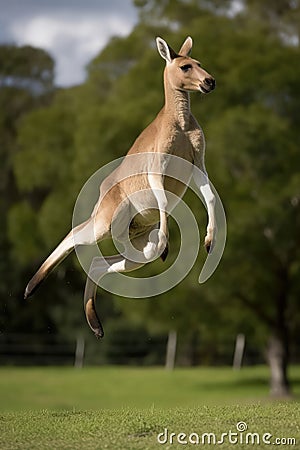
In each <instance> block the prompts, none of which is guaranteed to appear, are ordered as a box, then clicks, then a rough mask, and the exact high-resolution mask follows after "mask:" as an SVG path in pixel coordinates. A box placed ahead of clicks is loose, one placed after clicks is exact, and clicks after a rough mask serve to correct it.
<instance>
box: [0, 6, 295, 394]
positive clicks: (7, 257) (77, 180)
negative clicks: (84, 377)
mask: <svg viewBox="0 0 300 450" xmlns="http://www.w3.org/2000/svg"><path fill="white" fill-rule="evenodd" d="M135 4H136V7H137V8H139V11H140V20H139V23H138V24H137V26H136V27H135V28H134V30H133V31H132V33H131V34H130V35H129V36H128V37H125V38H119V37H115V38H113V39H112V40H111V41H110V42H109V43H108V44H107V46H106V47H105V48H104V49H103V51H102V52H101V53H100V54H99V55H97V56H96V57H95V58H94V59H93V60H92V61H91V62H90V64H89V65H88V67H87V79H86V82H85V83H83V84H82V85H80V86H76V87H72V88H69V89H58V88H56V87H55V86H54V84H53V79H54V77H53V74H54V72H53V70H54V62H53V60H52V59H51V57H50V56H49V55H47V53H45V52H44V51H43V50H41V49H33V48H30V47H23V48H17V47H13V46H2V47H0V62H1V64H0V68H1V69H0V83H1V90H0V102H1V109H0V117H1V119H0V130H1V131H0V142H1V145H0V152H1V161H2V165H1V184H0V189H1V205H0V206H1V213H2V221H1V238H0V246H1V250H2V258H1V260H0V271H1V283H0V295H1V305H2V306H1V315H0V324H1V331H2V333H8V332H24V331H29V330H30V331H31V332H44V333H60V334H63V335H65V336H67V337H69V338H70V339H71V338H72V337H74V334H76V333H77V332H78V329H81V328H84V329H85V320H84V317H83V314H82V307H81V301H82V292H83V289H84V274H83V273H82V271H81V269H80V267H79V264H78V263H77V261H76V258H75V257H74V256H71V257H69V258H68V259H67V260H66V261H65V262H64V263H63V264H62V265H61V266H60V267H59V268H58V269H57V270H56V271H55V272H54V273H53V274H52V275H51V276H50V278H49V280H47V281H46V282H45V283H44V285H43V286H42V287H41V289H40V290H39V291H38V292H37V294H36V296H35V297H34V299H33V300H31V301H30V302H29V303H26V304H24V302H23V300H22V297H23V290H24V287H25V285H26V283H27V281H28V279H29V277H30V276H31V275H32V273H33V272H34V271H35V269H36V268H37V266H38V265H39V264H40V263H41V261H42V260H43V259H44V258H45V256H46V255H47V254H48V253H49V252H50V251H51V250H52V249H53V247H55V246H56V244H57V243H58V242H59V241H60V240H61V238H62V237H63V236H64V235H65V234H66V233H67V232H68V231H69V229H70V227H71V217H72V210H73V206H74V203H75V200H76V197H77V195H78V193H79V191H80V189H81V187H82V185H83V184H84V182H85V181H86V180H87V179H88V177H89V176H90V175H92V174H93V173H94V171H95V170H97V169H98V168H99V167H101V166H103V165H104V164H106V163H108V162H109V161H111V160H113V159H115V158H117V157H120V156H123V155H124V154H125V153H126V152H127V150H128V149H129V147H130V145H131V144H132V142H133V141H134V139H135V137H136V136H137V135H138V134H139V132H140V131H141V130H142V129H143V128H144V127H145V126H146V125H147V124H148V123H149V122H150V121H151V120H152V119H153V117H154V116H155V114H156V113H157V112H158V110H159V109H160V107H161V106H162V104H163V92H162V71H163V64H162V61H161V59H160V58H159V56H158V54H157V51H156V49H155V41H154V39H155V37H156V36H157V35H161V36H162V37H163V38H164V39H166V40H167V41H168V42H169V43H170V45H172V47H174V49H178V48H179V47H180V44H181V43H182V41H183V40H184V38H185V37H186V36H187V35H191V36H192V37H193V39H194V51H193V55H194V56H195V57H196V58H198V59H200V61H201V62H202V64H203V66H204V67H205V68H206V69H207V70H208V71H209V72H210V73H212V74H213V75H214V76H215V78H216V80H217V89H216V91H215V92H214V93H213V94H212V95H211V96H207V97H202V98H201V97H200V96H199V95H193V96H192V110H193V113H194V115H195V116H196V117H197V119H198V120H199V122H200V124H201V126H202V127H203V129H204V132H205V135H206V139H207V157H206V161H207V168H208V173H209V174H210V178H211V181H212V182H213V184H214V186H215V187H216V189H217V190H218V192H219V194H220V196H221V199H222V202H223V204H224V207H225V210H226V215H227V222H228V241H227V245H226V248H225V253H224V256H223V259H222V261H221V264H220V267H219V268H218V270H217V272H216V273H215V274H214V275H213V277H212V278H211V279H209V281H208V282H206V283H205V284H204V285H198V283H197V278H198V273H199V267H201V264H202V263H203V260H204V257H205V255H204V251H203V252H202V254H201V255H200V256H199V261H198V264H197V267H195V268H194V269H193V270H192V272H191V273H190V274H189V275H188V276H187V278H186V279H185V280H184V281H183V282H182V283H181V284H180V285H179V286H177V287H176V288H174V289H173V290H172V291H170V292H167V293H166V294H163V295H162V296H160V297H158V298H155V299H151V300H136V301H130V300H124V299H119V298H112V296H111V295H110V294H108V293H106V292H104V291H102V290H101V292H99V299H100V301H99V310H100V314H101V315H102V317H103V319H104V323H105V326H106V329H107V335H108V336H107V338H106V339H108V340H109V339H110V337H109V333H110V331H109V330H110V329H111V330H120V333H126V330H127V332H128V330H136V331H135V333H136V334H137V335H138V336H140V339H141V340H145V339H147V337H146V336H147V333H149V332H150V333H152V334H153V333H154V334H155V333H156V334H159V333H162V332H168V331H169V330H172V329H174V330H177V331H178V334H179V336H180V339H181V345H182V348H183V349H184V350H183V351H182V354H183V355H184V358H182V360H184V362H185V363H189V364H199V363H214V362H215V361H216V359H217V358H215V357H217V356H218V355H221V354H222V351H223V350H222V349H223V348H224V342H228V341H230V342H231V341H232V342H233V340H234V337H235V335H236V334H237V333H239V332H242V333H244V334H245V335H246V337H247V342H248V345H249V347H250V348H252V349H255V351H257V354H259V353H260V354H261V355H263V356H264V357H266V360H267V361H268V363H269V365H270V367H271V369H272V370H271V374H272V377H271V391H272V393H273V394H276V395H285V394H288V393H289V383H288V372H287V368H288V363H289V361H290V360H291V358H293V355H295V354H297V355H298V357H299V349H298V350H297V345H299V337H298V335H297V328H298V327H299V325H300V312H299V307H298V298H299V293H300V283H299V269H300V268H299V256H300V255H299V248H300V242H299V241H300V237H299V228H300V175H299V169H298V167H299V162H300V156H299V144H300V142H299V140H300V138H299V126H300V123H299V120H300V119H299V107H300V95H299V94H300V64H299V61H300V59H299V20H298V19H299V2H298V1H288V0H282V1H280V2H272V1H269V0H264V1H256V0H247V1H244V2H231V1H226V2H225V1H223V2H219V1H217V0H210V1H209V0H199V1H192V0H191V1H183V0H176V1H174V0H173V1H168V0H165V1H157V0H149V1H147V0H142V1H141V0H135ZM186 199H187V201H188V203H189V205H190V206H191V209H192V210H193V211H194V212H195V215H196V216H197V218H198V219H199V226H200V229H201V232H202V235H204V230H205V227H206V214H205V211H204V208H203V207H202V205H201V204H200V205H199V201H198V199H197V198H196V197H195V196H193V195H192V194H191V193H189V194H188V195H187V198H186ZM170 226H171V234H173V236H174V243H175V244H174V245H172V247H171V255H170V260H172V257H174V255H175V254H176V249H178V247H177V246H176V242H177V241H178V236H177V234H178V233H177V232H176V226H175V224H174V223H173V222H172V220H171V223H170ZM176 233H177V234H176ZM172 255H173V256H172ZM155 264H156V265H155ZM155 264H154V265H149V266H147V267H145V268H143V269H142V271H141V273H142V274H143V275H144V276H147V275H148V276H149V275H150V274H151V273H153V271H154V270H164V269H165V266H164V265H163V264H162V263H159V262H157V263H155ZM167 264H168V263H167ZM116 333H117V331H116ZM114 336H115V335H114ZM114 336H113V335H111V339H115V337H114ZM101 345H102V343H101V344H98V350H97V351H98V352H100V353H101V351H105V344H104V345H103V347H102V348H103V350H101V349H100V346H101ZM199 348H200V351H199ZM297 352H298V353H297Z"/></svg>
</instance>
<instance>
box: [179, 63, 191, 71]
mask: <svg viewBox="0 0 300 450" xmlns="http://www.w3.org/2000/svg"><path fill="white" fill-rule="evenodd" d="M191 68H192V65H191V64H185V65H184V66H181V67H180V69H181V70H182V71H183V72H187V71H188V70H189V69H191Z"/></svg>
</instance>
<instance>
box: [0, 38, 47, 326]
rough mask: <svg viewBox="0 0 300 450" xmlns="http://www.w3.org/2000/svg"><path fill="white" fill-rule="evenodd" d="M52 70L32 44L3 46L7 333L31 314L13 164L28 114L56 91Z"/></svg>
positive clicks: (0, 93)
mask: <svg viewBox="0 0 300 450" xmlns="http://www.w3.org/2000/svg"><path fill="white" fill-rule="evenodd" d="M53 70H54V62H53V60H52V58H51V57H50V56H49V55H48V54H47V53H46V52H45V51H44V50H41V49H35V48H32V47H29V46H25V47H15V46H13V45H2V46H0V86H1V90H0V157H1V169H0V170H1V177H0V178H1V183H0V214H1V217H2V220H1V225H0V236H1V237H0V248H1V253H2V255H5V257H3V258H2V260H1V264H0V274H1V283H0V298H1V304H2V308H1V317H0V323H1V330H2V331H3V330H9V329H13V328H14V326H15V327H16V329H18V330H19V331H20V330H21V329H22V326H26V323H25V322H26V320H24V319H25V316H26V314H27V313H28V311H29V309H27V312H24V314H23V313H21V312H20V309H19V303H20V302H21V299H22V294H21V292H22V290H23V283H22V281H23V276H24V274H25V273H26V269H25V268H24V266H21V265H20V264H19V261H18V259H16V258H15V254H14V250H13V247H14V242H13V241H14V240H15V239H18V238H19V236H18V234H16V235H15V234H14V229H15V227H13V228H11V225H13V226H14V225H16V222H14V223H13V224H12V223H11V222H9V221H8V214H9V211H10V209H11V208H13V207H14V206H15V203H16V202H17V201H18V200H19V199H20V192H19V190H18V186H17V183H16V180H15V176H14V170H13V164H14V163H13V160H14V158H15V155H16V154H17V152H18V145H17V135H18V130H19V127H20V124H21V122H22V120H23V118H24V117H25V115H26V114H27V113H28V112H29V111H31V110H33V109H35V108H39V107H40V106H42V105H46V104H48V103H49V101H50V99H51V96H52V92H53V89H54V87H53V84H52V82H53ZM23 212H24V217H25V218H26V216H28V214H29V211H28V209H26V207H25V208H24V211H23ZM24 231H25V230H23V237H24V235H25V241H27V242H28V241H29V240H30V234H31V233H30V231H29V230H27V231H28V233H25V232H24ZM25 246H26V244H25ZM29 246H30V245H29ZM25 254H26V252H25ZM29 254H30V253H29ZM26 255H27V256H28V254H26ZM27 261H28V260H27ZM18 310H19V311H18ZM22 312H23V310H22ZM28 315H30V312H29V314H28ZM27 318H29V317H28V316H27Z"/></svg>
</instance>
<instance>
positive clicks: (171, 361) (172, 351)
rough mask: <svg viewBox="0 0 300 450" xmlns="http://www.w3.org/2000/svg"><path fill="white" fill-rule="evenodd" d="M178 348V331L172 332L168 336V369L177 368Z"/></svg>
mask: <svg viewBox="0 0 300 450" xmlns="http://www.w3.org/2000/svg"><path fill="white" fill-rule="evenodd" d="M176 347H177V331H174V330H171V331H169V335H168V342H167V354H166V365H165V367H166V369H168V370H173V369H174V367H175V357H176Z"/></svg>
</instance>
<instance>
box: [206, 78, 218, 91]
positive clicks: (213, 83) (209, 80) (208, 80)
mask: <svg viewBox="0 0 300 450" xmlns="http://www.w3.org/2000/svg"><path fill="white" fill-rule="evenodd" d="M204 81H205V84H206V85H207V86H209V87H210V89H211V90H213V89H214V88H215V87H216V80H215V79H214V78H205V80H204Z"/></svg>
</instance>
